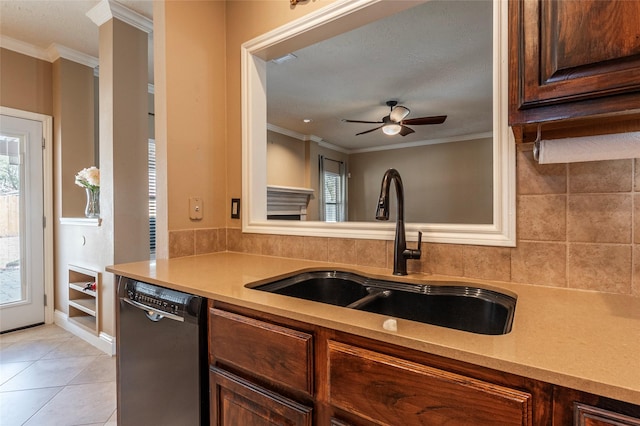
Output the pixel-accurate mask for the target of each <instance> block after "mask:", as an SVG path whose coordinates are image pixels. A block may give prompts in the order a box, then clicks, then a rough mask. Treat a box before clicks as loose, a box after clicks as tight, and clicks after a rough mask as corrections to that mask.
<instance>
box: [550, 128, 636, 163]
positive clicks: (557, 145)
mask: <svg viewBox="0 0 640 426" xmlns="http://www.w3.org/2000/svg"><path fill="white" fill-rule="evenodd" d="M623 158H640V132H630V133H617V134H614V135H600V136H584V137H579V138H566V139H553V140H544V139H543V140H541V141H540V146H539V153H538V162H539V163H540V164H552V163H578V162H581V161H599V160H620V159H623Z"/></svg>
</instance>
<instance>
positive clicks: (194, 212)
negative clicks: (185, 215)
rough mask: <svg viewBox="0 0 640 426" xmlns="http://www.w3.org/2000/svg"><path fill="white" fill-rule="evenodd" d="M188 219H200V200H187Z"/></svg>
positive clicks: (195, 198)
mask: <svg viewBox="0 0 640 426" xmlns="http://www.w3.org/2000/svg"><path fill="white" fill-rule="evenodd" d="M189 218H190V219H193V220H200V219H202V198H200V197H190V198H189Z"/></svg>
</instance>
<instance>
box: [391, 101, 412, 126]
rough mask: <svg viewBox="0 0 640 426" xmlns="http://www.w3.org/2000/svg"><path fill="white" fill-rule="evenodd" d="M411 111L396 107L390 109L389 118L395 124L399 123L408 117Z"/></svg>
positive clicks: (400, 106) (399, 106)
mask: <svg viewBox="0 0 640 426" xmlns="http://www.w3.org/2000/svg"><path fill="white" fill-rule="evenodd" d="M410 112H411V111H410V110H409V108H407V107H405V106H402V105H398V106H396V107H393V108H392V109H391V112H390V113H389V118H390V119H391V121H394V122H396V123H399V122H401V121H402V120H403V119H404V118H405V117H406V116H407V115H409V113H410Z"/></svg>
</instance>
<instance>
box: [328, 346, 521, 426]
mask: <svg viewBox="0 0 640 426" xmlns="http://www.w3.org/2000/svg"><path fill="white" fill-rule="evenodd" d="M329 380H330V383H329V402H330V404H331V405H332V406H334V407H337V408H339V409H341V410H344V411H346V412H349V413H353V414H354V415H356V416H358V417H361V418H364V419H367V420H368V421H370V422H373V423H375V424H379V425H398V424H402V425H403V426H413V425H416V426H418V425H451V426H453V425H514V426H515V425H531V424H532V422H533V419H532V395H531V394H529V393H527V392H523V391H520V390H517V389H510V388H507V387H504V386H499V385H495V384H493V383H488V382H485V381H481V380H477V379H473V378H470V377H465V376H461V375H459V374H454V373H451V372H448V371H444V370H440V369H437V368H433V367H429V366H426V365H422V364H418V363H414V362H411V361H407V360H404V359H401V358H396V357H393V356H389V355H385V354H382V353H378V352H373V351H370V350H368V349H364V348H360V347H357V346H351V345H347V344H344V343H340V342H335V341H329Z"/></svg>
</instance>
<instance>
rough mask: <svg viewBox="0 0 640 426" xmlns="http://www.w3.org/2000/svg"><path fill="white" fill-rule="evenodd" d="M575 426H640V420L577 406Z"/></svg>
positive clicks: (598, 409)
mask: <svg viewBox="0 0 640 426" xmlns="http://www.w3.org/2000/svg"><path fill="white" fill-rule="evenodd" d="M574 425H575V426H640V419H638V418H636V417H629V416H625V415H622V414H618V413H615V412H613V411H609V410H604V409H602V408H597V407H591V406H589V405H585V404H576V405H575V410H574Z"/></svg>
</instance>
